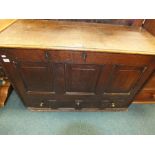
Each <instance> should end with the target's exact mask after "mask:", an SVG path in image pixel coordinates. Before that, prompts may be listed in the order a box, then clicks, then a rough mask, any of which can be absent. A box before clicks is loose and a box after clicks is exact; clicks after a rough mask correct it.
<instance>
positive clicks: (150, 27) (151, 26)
mask: <svg viewBox="0 0 155 155" xmlns="http://www.w3.org/2000/svg"><path fill="white" fill-rule="evenodd" d="M143 27H144V28H145V29H146V30H147V31H148V32H150V33H151V34H153V35H155V19H147V20H145V23H144V25H143Z"/></svg>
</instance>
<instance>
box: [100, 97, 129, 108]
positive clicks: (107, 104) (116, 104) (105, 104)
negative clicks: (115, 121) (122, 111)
mask: <svg viewBox="0 0 155 155" xmlns="http://www.w3.org/2000/svg"><path fill="white" fill-rule="evenodd" d="M128 105H129V103H128V101H127V100H121V99H120V100H102V101H101V103H100V109H106V108H113V109H114V108H127V107H128Z"/></svg>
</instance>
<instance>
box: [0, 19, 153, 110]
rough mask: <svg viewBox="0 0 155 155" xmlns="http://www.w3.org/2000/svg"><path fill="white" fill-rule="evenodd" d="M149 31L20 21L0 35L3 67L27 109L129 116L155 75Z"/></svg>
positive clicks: (151, 40) (96, 25)
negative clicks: (109, 112) (110, 112)
mask: <svg viewBox="0 0 155 155" xmlns="http://www.w3.org/2000/svg"><path fill="white" fill-rule="evenodd" d="M154 43H155V39H154V37H152V36H151V35H150V34H149V33H147V32H146V31H145V30H139V29H131V28H128V27H120V26H110V25H104V24H101V25H99V24H85V23H82V22H81V24H77V23H74V22H69V23H68V22H53V21H46V20H37V21H34V20H19V21H18V22H16V23H14V24H13V25H12V26H11V27H9V28H8V29H6V30H5V31H3V32H2V33H1V34H0V47H1V48H0V61H1V63H2V66H3V68H4V69H5V72H6V74H7V75H8V77H9V79H10V80H11V82H12V85H13V87H14V88H15V90H16V91H17V92H18V94H19V96H20V97H21V99H22V100H23V103H24V105H25V106H26V107H29V108H31V109H37V110H52V111H68V110H69V111H86V110H87V111H94V110H95V111H96V110H101V111H102V110H114V111H116V110H124V109H127V108H128V106H129V105H130V104H131V103H132V101H133V100H134V99H135V96H136V94H137V93H138V92H139V90H140V89H141V88H142V86H143V85H144V83H145V82H146V81H147V80H148V78H149V77H150V75H151V74H152V73H153V71H154V69H155V56H154V54H155V53H154V50H155V44H154Z"/></svg>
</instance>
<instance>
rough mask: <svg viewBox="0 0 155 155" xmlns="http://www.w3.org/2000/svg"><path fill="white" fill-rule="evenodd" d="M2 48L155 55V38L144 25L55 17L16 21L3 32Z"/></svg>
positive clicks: (0, 42) (0, 35)
mask: <svg viewBox="0 0 155 155" xmlns="http://www.w3.org/2000/svg"><path fill="white" fill-rule="evenodd" d="M0 47H14V48H17V47H20V48H41V49H44V48H47V49H70V50H83V51H84V50H86V51H99V52H114V53H129V54H130V53H131V54H149V55H154V54H155V38H154V37H153V36H152V35H151V34H149V33H148V32H147V31H145V30H144V29H141V28H133V27H128V26H117V25H108V24H101V23H100V24H96V23H84V22H78V23H77V22H66V21H52V20H17V21H16V22H15V23H13V24H12V25H11V26H9V27H8V28H7V29H6V30H4V31H2V32H1V33H0Z"/></svg>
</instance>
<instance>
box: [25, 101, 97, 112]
mask: <svg viewBox="0 0 155 155" xmlns="http://www.w3.org/2000/svg"><path fill="white" fill-rule="evenodd" d="M30 102H31V100H30ZM30 102H29V105H28V107H34V108H50V109H65V108H66V109H68V108H69V109H70V108H71V109H74V110H82V109H83V108H99V106H100V101H95V100H94V101H90V100H55V99H48V100H46V99H43V100H41V99H35V100H33V103H30Z"/></svg>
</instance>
